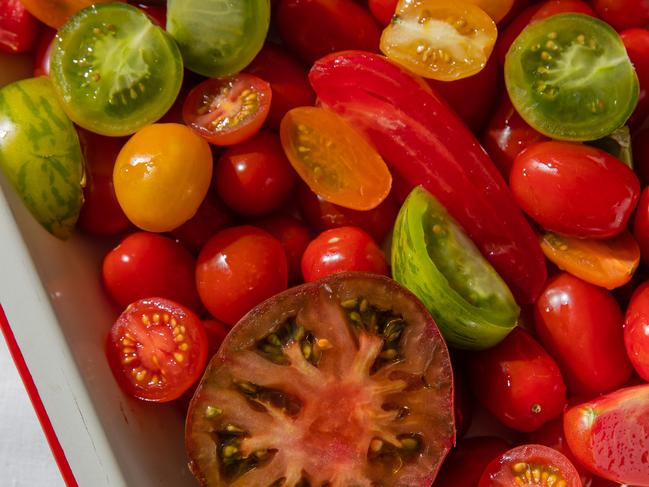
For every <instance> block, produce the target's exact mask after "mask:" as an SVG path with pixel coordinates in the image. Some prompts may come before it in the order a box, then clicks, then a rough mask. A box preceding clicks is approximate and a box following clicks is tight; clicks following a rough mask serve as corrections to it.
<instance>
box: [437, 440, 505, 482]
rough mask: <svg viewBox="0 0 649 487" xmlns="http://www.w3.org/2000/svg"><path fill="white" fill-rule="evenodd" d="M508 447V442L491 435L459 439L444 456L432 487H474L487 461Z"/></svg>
mask: <svg viewBox="0 0 649 487" xmlns="http://www.w3.org/2000/svg"><path fill="white" fill-rule="evenodd" d="M509 449H510V445H509V443H507V442H506V441H505V440H503V439H502V438H496V437H493V436H475V437H473V438H466V439H464V440H461V441H460V442H459V443H458V444H457V446H456V447H455V448H454V449H453V450H451V453H449V455H448V457H447V458H446V461H445V462H444V464H443V465H442V468H441V470H440V471H439V475H438V476H437V478H436V479H435V482H434V483H433V487H476V485H477V484H478V481H479V480H480V476H481V475H482V471H483V470H484V469H485V468H486V466H487V465H488V464H489V462H491V461H492V460H493V459H494V458H496V457H499V456H500V455H501V454H503V453H505V452H506V451H507V450H509Z"/></svg>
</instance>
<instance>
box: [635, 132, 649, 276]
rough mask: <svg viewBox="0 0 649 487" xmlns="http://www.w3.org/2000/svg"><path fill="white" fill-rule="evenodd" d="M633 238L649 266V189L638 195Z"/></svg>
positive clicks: (643, 260) (643, 259)
mask: <svg viewBox="0 0 649 487" xmlns="http://www.w3.org/2000/svg"><path fill="white" fill-rule="evenodd" d="M647 135H649V132H648V133H647ZM633 236H634V237H635V239H636V241H637V242H638V245H639V246H640V255H641V256H642V262H644V264H645V265H649V187H647V188H645V189H643V190H642V194H641V195H640V202H639V203H638V208H637V209H636V212H635V215H634V217H633Z"/></svg>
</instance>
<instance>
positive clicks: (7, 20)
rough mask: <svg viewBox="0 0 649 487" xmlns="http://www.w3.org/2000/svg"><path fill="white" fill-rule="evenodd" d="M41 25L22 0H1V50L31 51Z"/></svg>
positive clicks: (12, 51)
mask: <svg viewBox="0 0 649 487" xmlns="http://www.w3.org/2000/svg"><path fill="white" fill-rule="evenodd" d="M39 27H40V24H39V23H38V21H37V20H36V19H35V18H34V17H32V15H31V14H30V13H29V12H28V11H27V9H26V8H25V7H24V6H23V4H22V2H21V1H20V0H0V51H4V52H11V53H16V52H26V51H29V50H30V49H31V48H32V47H34V44H35V43H36V39H37V37H38V33H39Z"/></svg>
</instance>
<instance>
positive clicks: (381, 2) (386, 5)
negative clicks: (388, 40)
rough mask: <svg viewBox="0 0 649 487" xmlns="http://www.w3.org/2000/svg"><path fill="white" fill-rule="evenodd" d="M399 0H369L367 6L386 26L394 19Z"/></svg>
mask: <svg viewBox="0 0 649 487" xmlns="http://www.w3.org/2000/svg"><path fill="white" fill-rule="evenodd" d="M397 3H399V0H368V2H367V6H368V7H369V8H370V12H372V15H374V17H375V18H376V20H378V21H379V23H380V24H381V25H383V26H386V25H388V24H389V23H390V21H391V20H392V17H393V16H394V11H395V10H396V9H397Z"/></svg>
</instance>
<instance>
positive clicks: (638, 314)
mask: <svg viewBox="0 0 649 487" xmlns="http://www.w3.org/2000/svg"><path fill="white" fill-rule="evenodd" d="M624 344H625V345H626V351H627V353H628V355H629V359H630V360H631V363H632V364H633V368H634V369H635V370H636V372H637V373H638V375H639V376H640V377H642V378H643V379H644V380H645V381H647V382H649V283H646V282H645V283H644V284H643V285H641V286H640V287H638V288H637V289H636V291H635V293H634V294H633V297H632V298H631V302H630V303H629V307H628V308H627V310H626V317H625V319H624Z"/></svg>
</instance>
